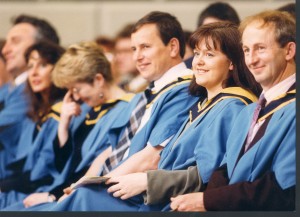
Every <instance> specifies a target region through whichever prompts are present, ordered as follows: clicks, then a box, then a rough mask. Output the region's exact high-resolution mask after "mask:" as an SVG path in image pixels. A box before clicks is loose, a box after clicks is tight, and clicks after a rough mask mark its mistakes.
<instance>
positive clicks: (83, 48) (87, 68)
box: [52, 42, 113, 87]
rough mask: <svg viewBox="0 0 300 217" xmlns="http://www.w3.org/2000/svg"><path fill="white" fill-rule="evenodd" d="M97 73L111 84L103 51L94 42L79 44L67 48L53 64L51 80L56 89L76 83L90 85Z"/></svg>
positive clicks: (107, 63) (107, 62)
mask: <svg viewBox="0 0 300 217" xmlns="http://www.w3.org/2000/svg"><path fill="white" fill-rule="evenodd" d="M98 73H100V74H102V76H103V77H104V79H105V81H106V82H108V83H110V82H112V80H113V79H112V73H111V66H110V63H109V61H108V60H107V58H106V57H105V55H104V53H103V50H102V49H101V48H100V47H99V46H98V45H97V43H95V42H80V43H76V44H73V45H71V46H69V47H68V48H67V50H66V52H65V53H64V54H63V56H62V57H61V58H60V59H59V61H58V62H57V63H56V64H55V67H54V70H53V72H52V80H53V82H54V84H55V85H56V86H58V87H66V86H67V85H70V84H74V83H76V82H84V83H89V84H92V83H93V81H94V78H95V75H96V74H98Z"/></svg>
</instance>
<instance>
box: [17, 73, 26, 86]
mask: <svg viewBox="0 0 300 217" xmlns="http://www.w3.org/2000/svg"><path fill="white" fill-rule="evenodd" d="M27 78H28V73H27V72H23V73H21V74H20V75H18V76H17V77H16V78H15V80H14V83H15V85H16V86H18V85H20V84H22V83H23V82H25V81H26V79H27Z"/></svg>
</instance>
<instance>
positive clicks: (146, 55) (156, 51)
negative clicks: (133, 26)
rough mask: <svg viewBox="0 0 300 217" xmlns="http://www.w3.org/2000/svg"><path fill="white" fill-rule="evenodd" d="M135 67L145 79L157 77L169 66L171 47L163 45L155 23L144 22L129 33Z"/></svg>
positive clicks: (152, 79) (153, 79)
mask: <svg viewBox="0 0 300 217" xmlns="http://www.w3.org/2000/svg"><path fill="white" fill-rule="evenodd" d="M131 47H132V50H133V59H134V61H135V64H136V67H137V69H138V71H139V72H140V74H141V75H142V77H143V78H145V79H146V80H147V81H150V82H151V81H155V80H157V79H159V78H160V77H161V76H162V75H163V74H164V73H165V72H166V71H167V70H169V69H170V68H171V67H172V66H171V62H172V61H171V59H172V57H171V47H170V45H169V44H168V45H164V44H163V42H162V40H161V38H160V36H159V33H158V30H157V28H156V25H155V24H146V25H144V26H142V27H141V28H140V29H138V30H137V31H136V32H135V33H133V34H132V35H131Z"/></svg>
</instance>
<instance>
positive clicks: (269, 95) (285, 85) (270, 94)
mask: <svg viewBox="0 0 300 217" xmlns="http://www.w3.org/2000/svg"><path fill="white" fill-rule="evenodd" d="M295 82H296V73H294V74H292V75H291V76H289V77H288V78H286V79H285V80H283V81H281V82H280V83H278V84H276V85H275V86H274V87H272V88H270V89H269V90H268V91H266V92H265V93H263V94H264V95H265V98H266V100H267V103H269V102H270V101H272V100H273V99H275V98H276V97H277V96H279V95H281V94H282V93H286V92H287V91H288V89H289V88H290V87H291V86H292V85H293V84H294V83H295Z"/></svg>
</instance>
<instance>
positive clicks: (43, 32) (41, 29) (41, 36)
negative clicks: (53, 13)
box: [13, 14, 59, 44]
mask: <svg viewBox="0 0 300 217" xmlns="http://www.w3.org/2000/svg"><path fill="white" fill-rule="evenodd" d="M20 23H29V24H31V25H32V26H34V27H35V28H36V30H37V35H36V41H37V42H38V41H42V40H49V41H51V42H53V43H56V44H59V37H58V35H57V32H56V30H55V29H54V27H53V26H52V25H51V24H50V23H49V22H48V21H46V20H44V19H40V18H37V17H34V16H30V15H25V14H21V15H19V16H17V17H16V18H14V19H13V25H17V24H20Z"/></svg>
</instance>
